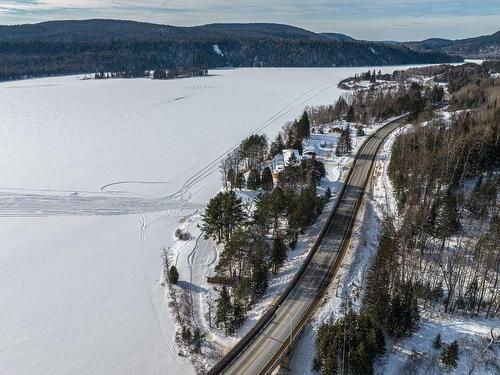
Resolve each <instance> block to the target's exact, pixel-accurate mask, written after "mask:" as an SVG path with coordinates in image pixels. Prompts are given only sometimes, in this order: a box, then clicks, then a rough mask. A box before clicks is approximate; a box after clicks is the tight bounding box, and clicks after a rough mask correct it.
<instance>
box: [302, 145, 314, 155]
mask: <svg viewBox="0 0 500 375" xmlns="http://www.w3.org/2000/svg"><path fill="white" fill-rule="evenodd" d="M302 154H304V155H312V154H314V155H316V154H317V152H316V147H315V146H314V145H308V146H306V147H305V148H304V151H302Z"/></svg>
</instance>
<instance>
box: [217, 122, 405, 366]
mask: <svg viewBox="0 0 500 375" xmlns="http://www.w3.org/2000/svg"><path fill="white" fill-rule="evenodd" d="M402 117H405V116H402ZM402 117H400V118H398V119H396V120H393V121H390V122H388V123H386V124H385V125H384V126H383V127H382V128H380V129H379V130H378V131H377V132H375V133H374V134H372V135H371V136H370V137H369V138H368V139H367V140H366V142H365V143H364V144H363V146H362V147H361V148H360V150H359V151H358V153H357V154H356V157H355V159H354V163H353V166H352V168H351V170H350V171H349V174H348V176H347V178H346V181H345V183H344V185H343V187H342V190H341V192H340V194H339V198H338V201H337V204H336V205H335V207H334V209H333V210H332V212H331V214H330V216H329V217H328V219H327V221H326V224H325V227H324V229H323V231H322V232H321V234H320V236H319V237H318V239H317V241H316V243H315V245H314V247H313V249H312V250H311V253H310V254H309V256H308V258H307V260H306V262H305V263H304V266H303V267H302V269H301V270H300V271H299V273H298V274H297V276H296V277H295V279H294V280H293V281H292V282H291V283H290V286H289V287H288V288H287V289H286V290H285V291H284V292H283V294H282V295H281V296H280V298H279V299H278V301H277V302H276V303H275V305H273V307H272V308H270V310H269V311H268V312H267V313H266V314H264V316H263V317H262V318H261V319H260V320H259V322H257V324H256V325H255V327H254V328H253V329H252V330H250V331H249V332H248V333H247V335H246V336H245V337H243V338H242V339H241V340H240V342H238V344H236V345H235V347H234V348H233V349H232V350H231V351H230V352H229V353H227V354H226V356H225V357H223V358H222V359H221V361H219V363H217V364H216V365H215V366H214V367H213V368H212V369H211V370H210V371H209V372H208V374H209V375H214V374H237V375H243V374H245V375H247V374H248V375H255V374H266V373H269V372H270V371H272V370H273V369H274V368H275V367H276V365H277V364H278V361H279V359H280V358H281V356H282V354H283V353H284V352H285V351H286V350H287V349H288V348H289V345H290V342H292V341H293V338H294V336H296V335H297V334H298V333H299V332H300V330H301V329H302V327H303V326H304V324H305V323H306V322H307V319H308V318H309V316H310V314H311V313H312V311H313V310H314V308H315V306H316V305H317V303H318V302H319V300H320V298H321V297H322V295H323V294H324V291H325V289H326V287H327V286H328V284H329V282H330V280H331V278H332V276H333V274H334V273H335V268H336V266H337V265H338V263H339V262H340V260H341V258H342V255H343V250H344V247H345V246H344V244H346V242H347V239H349V237H350V232H351V230H352V226H353V222H354V218H355V217H356V213H357V211H358V208H359V206H360V204H361V201H362V198H363V193H364V191H365V188H366V185H367V182H368V180H369V178H370V175H371V171H372V168H373V164H374V161H375V157H376V155H377V152H378V150H379V149H380V146H381V145H382V143H383V141H384V140H385V138H386V137H387V136H388V135H389V134H390V133H391V132H392V131H393V130H395V129H396V128H397V127H398V126H399V125H400V121H399V120H400V119H401V118H402ZM339 254H340V256H339Z"/></svg>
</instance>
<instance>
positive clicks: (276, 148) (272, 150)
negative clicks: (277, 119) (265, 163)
mask: <svg viewBox="0 0 500 375" xmlns="http://www.w3.org/2000/svg"><path fill="white" fill-rule="evenodd" d="M284 148H285V142H283V137H282V136H281V133H278V135H277V136H276V140H274V141H273V142H272V143H271V146H269V155H270V156H271V158H274V157H275V156H276V155H278V154H279V153H280V152H281V151H283V149H284Z"/></svg>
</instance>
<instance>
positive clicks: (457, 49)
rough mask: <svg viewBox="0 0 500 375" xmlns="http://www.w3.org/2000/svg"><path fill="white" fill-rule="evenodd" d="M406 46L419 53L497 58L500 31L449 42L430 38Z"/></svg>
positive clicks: (499, 47) (499, 46) (499, 54)
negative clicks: (428, 52) (431, 52)
mask: <svg viewBox="0 0 500 375" xmlns="http://www.w3.org/2000/svg"><path fill="white" fill-rule="evenodd" d="M405 45H406V46H408V47H410V48H412V49H415V50H419V51H440V52H445V53H449V54H452V55H461V56H465V57H470V58H481V59H486V58H499V57H500V31H498V32H496V33H494V34H491V35H483V36H478V37H475V38H467V39H458V40H449V39H439V38H431V39H426V40H423V41H420V42H409V43H405Z"/></svg>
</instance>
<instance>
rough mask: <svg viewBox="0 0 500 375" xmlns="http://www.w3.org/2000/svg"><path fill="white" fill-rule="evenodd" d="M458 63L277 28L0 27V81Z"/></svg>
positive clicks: (110, 23) (100, 23) (108, 23)
mask: <svg viewBox="0 0 500 375" xmlns="http://www.w3.org/2000/svg"><path fill="white" fill-rule="evenodd" d="M459 60H461V59H460V58H459V57H450V56H449V55H447V54H445V53H443V52H438V51H430V52H427V51H414V50H412V49H410V48H408V47H405V46H400V45H386V44H383V43H373V42H363V41H338V40H331V39H329V38H328V37H327V36H325V35H321V34H316V33H313V32H310V31H307V30H304V29H300V28H297V27H293V26H288V25H278V24H212V25H204V26H195V27H177V26H166V25H155V24H148V23H139V22H132V21H117V20H86V21H54V22H45V23H40V24H35V25H16V26H0V80H8V79H19V78H23V77H31V76H42V75H60V74H73V73H86V72H95V71H102V70H104V71H125V70H130V71H133V70H153V69H158V68H162V69H163V68H166V69H168V68H172V67H176V68H178V67H186V66H191V67H192V66H196V67H201V68H207V69H210V68H216V67H251V66H266V67H331V66H369V65H392V64H414V63H438V62H440V63H445V62H452V61H459Z"/></svg>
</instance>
